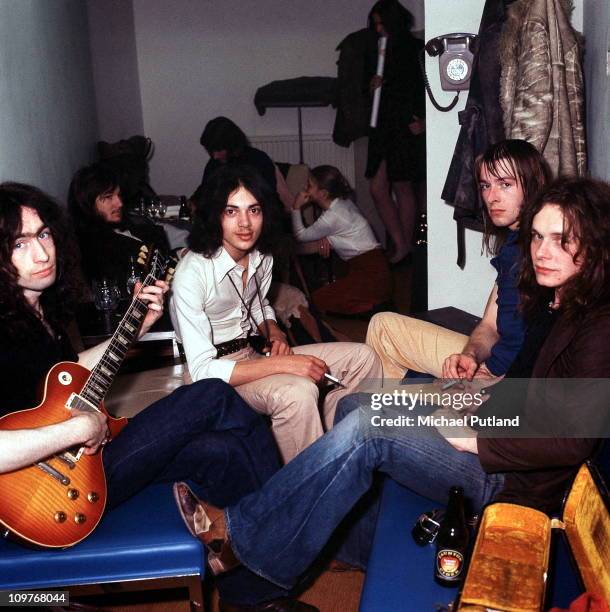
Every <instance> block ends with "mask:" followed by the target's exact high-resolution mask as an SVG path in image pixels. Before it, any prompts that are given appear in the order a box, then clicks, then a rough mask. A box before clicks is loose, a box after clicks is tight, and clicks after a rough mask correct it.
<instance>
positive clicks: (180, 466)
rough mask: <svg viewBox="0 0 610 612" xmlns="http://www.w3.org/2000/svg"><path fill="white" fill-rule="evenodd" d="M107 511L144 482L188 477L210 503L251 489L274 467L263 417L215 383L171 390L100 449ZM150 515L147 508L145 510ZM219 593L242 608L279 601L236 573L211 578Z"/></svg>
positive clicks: (277, 593)
mask: <svg viewBox="0 0 610 612" xmlns="http://www.w3.org/2000/svg"><path fill="white" fill-rule="evenodd" d="M104 468H105V470H106V477H107V479H108V507H109V508H112V507H114V506H116V505H117V504H120V503H121V502H123V501H125V500H126V499H128V498H129V497H131V496H132V495H135V494H136V493H137V492H138V491H140V490H141V489H142V488H144V487H146V486H147V485H149V484H151V483H159V482H173V481H175V480H190V481H192V482H193V483H195V485H196V486H195V488H196V490H197V494H198V495H199V496H200V497H201V498H202V499H205V500H206V501H209V502H210V503H212V504H214V505H218V506H221V507H222V506H225V505H227V504H231V503H235V502H236V501H237V500H239V499H240V498H241V497H242V496H244V495H246V494H248V493H251V492H253V491H256V490H257V489H259V488H260V487H261V486H262V484H263V483H264V482H266V481H267V480H268V479H269V478H270V477H271V476H272V475H273V474H274V473H275V472H276V471H278V470H279V468H280V461H279V454H278V451H277V447H276V445H275V441H274V439H273V436H272V434H271V432H270V430H269V427H268V425H267V424H266V422H265V420H264V419H263V418H262V417H261V416H259V415H258V414H256V413H255V412H254V411H253V410H252V409H251V408H250V407H249V406H248V405H247V404H246V403H245V402H244V401H243V400H242V399H241V398H240V397H239V395H238V394H237V393H236V392H235V390H234V389H233V388H232V387H231V386H229V385H228V384H226V383H224V382H223V381H221V380H215V379H207V380H202V381H200V382H197V383H194V384H192V385H185V386H183V387H180V388H179V389H176V391H174V392H173V393H172V394H170V395H168V396H167V397H165V398H163V399H161V400H159V401H157V402H155V403H154V404H151V405H150V406H149V407H148V408H146V409H145V410H143V411H142V412H140V413H139V414H138V415H136V416H135V417H134V418H133V419H130V421H129V424H128V425H127V427H126V428H125V429H124V430H123V431H122V432H121V434H120V435H119V436H117V438H116V439H115V440H113V441H112V442H111V443H110V444H109V445H108V446H107V447H106V449H105V451H104ZM149 510H150V509H149ZM217 584H218V590H219V592H220V596H221V598H222V599H223V600H224V601H227V602H230V603H233V604H242V605H250V604H256V603H261V602H264V601H268V600H270V599H275V598H277V597H284V596H286V591H285V590H284V589H281V588H278V587H277V586H276V585H275V584H272V583H270V582H268V581H267V580H264V579H262V578H260V577H259V576H257V575H255V574H253V573H252V572H250V571H248V570H247V569H246V568H240V569H238V570H236V571H234V572H231V573H230V574H227V575H226V576H222V577H220V578H219V580H218V581H217Z"/></svg>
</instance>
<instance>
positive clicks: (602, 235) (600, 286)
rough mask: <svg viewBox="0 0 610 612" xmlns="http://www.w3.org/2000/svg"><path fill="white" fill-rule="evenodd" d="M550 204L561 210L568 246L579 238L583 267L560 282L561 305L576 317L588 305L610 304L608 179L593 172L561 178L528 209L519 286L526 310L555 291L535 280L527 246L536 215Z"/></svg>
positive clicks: (576, 256) (564, 240) (564, 312)
mask: <svg viewBox="0 0 610 612" xmlns="http://www.w3.org/2000/svg"><path fill="white" fill-rule="evenodd" d="M547 204H552V205H554V206H558V207H559V208H560V210H561V212H562V213H563V218H564V227H563V234H562V238H561V242H562V245H564V248H565V245H566V243H567V241H568V239H570V237H573V238H574V239H575V240H576V242H577V244H578V249H577V251H576V253H575V254H574V257H573V259H574V261H575V262H576V260H577V259H580V260H581V266H580V270H579V271H578V273H577V274H576V275H575V276H573V277H572V278H571V279H570V280H569V281H568V282H567V283H566V284H565V285H564V286H563V287H562V291H561V306H560V308H561V312H562V315H564V316H566V317H568V318H571V319H575V318H578V317H579V316H580V315H582V314H584V313H585V311H586V310H587V311H588V310H591V309H594V308H598V307H601V306H604V305H608V304H610V185H608V184H607V183H602V182H601V181H596V180H593V179H589V178H578V179H565V178H564V179H559V180H557V181H555V182H554V183H553V184H552V185H550V186H549V188H548V189H547V190H546V191H545V192H544V193H543V194H542V195H541V196H540V197H539V198H538V199H537V200H536V202H535V203H534V204H533V205H532V206H530V207H528V209H527V210H526V211H525V213H524V215H523V218H522V222H521V228H520V232H521V237H522V241H523V244H525V245H527V248H526V249H524V253H523V268H522V272H521V278H520V281H519V289H520V291H521V292H522V297H521V305H522V308H523V310H524V312H525V314H526V315H531V314H533V313H534V312H536V311H537V310H538V309H539V308H541V307H542V306H545V305H546V304H547V303H548V301H549V299H552V297H553V289H549V288H547V287H541V286H540V285H538V284H537V283H536V274H535V272H534V265H533V262H532V255H531V251H530V249H529V245H530V243H531V240H532V224H533V220H534V217H535V216H536V215H537V214H538V213H539V212H540V211H541V210H542V208H543V207H544V206H546V205H547Z"/></svg>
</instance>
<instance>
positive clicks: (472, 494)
mask: <svg viewBox="0 0 610 612" xmlns="http://www.w3.org/2000/svg"><path fill="white" fill-rule="evenodd" d="M342 401H343V402H352V403H355V404H356V405H355V406H352V408H354V409H353V410H352V411H351V412H349V409H345V408H344V409H343V410H344V412H349V413H348V414H347V416H345V418H344V419H343V420H342V421H341V422H339V423H337V424H336V425H335V426H334V428H333V429H332V430H331V431H329V432H328V433H327V434H325V435H324V436H323V437H322V438H320V439H318V440H317V441H316V442H314V444H312V445H311V446H309V447H308V448H306V449H305V450H304V451H303V452H302V453H301V454H300V455H298V456H297V457H296V458H295V459H293V460H292V461H291V462H290V463H289V464H288V465H286V466H285V467H284V468H283V469H281V470H280V471H279V472H278V473H277V474H275V475H274V476H273V477H272V478H271V479H270V480H269V481H268V482H267V483H266V484H265V486H264V487H263V488H262V489H260V490H259V491H257V492H256V493H253V494H250V495H248V496H246V497H244V498H242V499H241V500H240V501H239V502H238V503H237V504H235V505H233V506H230V507H228V508H226V510H225V516H226V520H227V529H228V531H229V536H230V539H231V544H232V546H233V550H234V551H235V553H236V555H237V557H238V558H239V559H240V560H241V561H242V562H243V563H244V564H245V565H246V566H247V567H249V568H250V569H251V570H252V571H254V572H256V573H257V574H258V575H259V576H262V577H264V578H266V579H268V580H270V581H272V582H274V583H276V584H278V585H280V586H283V587H284V588H292V587H293V586H294V585H295V584H296V583H297V582H298V580H299V577H300V576H301V575H302V574H303V573H304V572H305V570H306V569H307V568H308V566H309V565H310V564H311V563H312V562H313V560H314V559H315V558H316V556H317V555H318V554H319V552H320V551H321V549H322V548H323V547H324V545H325V544H326V542H327V540H328V539H329V537H330V536H331V535H332V533H333V530H334V529H335V528H336V527H337V525H338V524H339V523H340V522H341V521H342V519H343V518H344V517H345V515H346V514H347V513H348V512H349V510H350V509H351V508H352V506H353V505H354V504H355V503H356V502H357V501H358V500H359V498H360V497H361V496H362V495H363V494H364V493H365V492H366V491H367V490H368V489H369V488H370V486H371V483H372V481H373V475H374V472H375V471H376V470H379V471H381V472H383V473H385V474H387V475H389V476H390V477H392V478H393V479H394V480H396V481H397V482H399V483H400V484H402V485H404V486H406V487H409V488H410V489H411V490H413V491H414V492H416V493H418V494H420V495H423V496H425V497H428V498H430V499H431V500H435V501H438V502H441V503H446V502H447V493H448V490H449V488H450V487H451V486H452V485H455V484H459V485H461V486H463V487H464V492H465V495H466V496H467V497H468V498H469V499H470V501H471V503H472V507H473V509H475V510H478V509H480V508H481V507H482V506H483V505H484V504H485V503H487V502H489V501H490V500H491V499H492V498H493V497H494V495H495V494H496V493H498V492H499V490H500V489H501V487H502V484H503V482H504V477H503V475H501V474H487V473H486V472H485V471H484V470H483V468H482V467H481V464H480V462H479V460H478V457H477V456H476V455H473V454H471V453H465V452H460V451H457V450H455V449H454V448H453V447H452V446H451V445H450V444H449V443H448V442H446V441H445V440H444V438H442V437H441V436H440V434H435V433H432V432H430V433H429V434H427V435H425V436H423V435H418V434H417V433H414V432H413V429H412V428H397V427H396V428H392V429H388V428H384V429H382V428H377V427H373V426H371V425H370V422H369V418H370V411H369V408H368V405H370V403H369V402H367V401H366V400H365V399H364V400H363V398H362V396H359V395H355V396H350V397H348V398H345V399H344V400H342ZM348 408H349V407H348ZM366 523H367V521H366V520H364V522H363V523H362V524H363V527H364V526H366ZM367 540H368V536H367V537H365V538H364V544H365V545H367Z"/></svg>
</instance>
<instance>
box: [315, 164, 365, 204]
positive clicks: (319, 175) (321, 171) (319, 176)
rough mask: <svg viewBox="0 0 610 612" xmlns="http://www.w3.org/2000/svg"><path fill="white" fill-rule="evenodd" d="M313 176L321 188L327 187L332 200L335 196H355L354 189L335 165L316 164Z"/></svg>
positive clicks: (346, 197)
mask: <svg viewBox="0 0 610 612" xmlns="http://www.w3.org/2000/svg"><path fill="white" fill-rule="evenodd" d="M310 174H311V176H312V178H313V180H314V181H315V182H316V184H317V185H318V187H319V188H320V189H326V191H328V195H329V196H330V198H331V199H332V200H334V199H335V198H342V199H350V198H352V197H353V194H354V190H353V189H352V187H351V185H350V184H349V183H348V182H347V179H346V178H345V177H344V176H343V175H342V174H341V172H340V171H339V169H338V168H335V167H334V166H328V165H324V166H316V167H315V168H314V169H313V170H312V171H311V173H310Z"/></svg>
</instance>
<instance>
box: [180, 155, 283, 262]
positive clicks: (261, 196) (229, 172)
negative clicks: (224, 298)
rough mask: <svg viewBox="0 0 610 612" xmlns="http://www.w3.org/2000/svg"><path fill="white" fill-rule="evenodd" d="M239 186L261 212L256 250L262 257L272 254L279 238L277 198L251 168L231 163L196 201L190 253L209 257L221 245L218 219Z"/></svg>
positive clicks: (219, 220)
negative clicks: (250, 196) (255, 202)
mask: <svg viewBox="0 0 610 612" xmlns="http://www.w3.org/2000/svg"><path fill="white" fill-rule="evenodd" d="M240 187H243V188H244V189H246V190H248V191H249V192H250V193H251V194H252V195H253V196H254V198H256V201H257V202H258V203H259V204H260V206H261V209H262V211H263V229H262V232H261V235H260V237H259V239H258V241H257V243H256V248H257V249H258V250H259V251H260V252H261V253H263V254H267V253H272V252H273V250H274V247H275V246H277V241H278V238H279V218H280V216H279V215H280V213H279V204H278V202H277V195H276V194H275V193H274V192H272V191H271V189H270V187H269V186H268V185H267V182H266V181H265V180H264V179H263V177H262V176H261V175H260V174H259V173H258V172H257V171H256V170H255V169H254V168H252V167H251V166H240V165H233V164H231V165H226V166H221V167H220V168H218V170H216V172H214V174H213V175H212V176H211V177H210V179H209V180H208V181H207V182H206V185H205V187H204V189H203V193H202V194H201V197H200V198H198V199H197V200H196V202H195V219H194V221H193V229H192V231H191V234H190V236H189V239H188V245H189V248H190V249H191V250H193V251H195V252H196V253H202V254H203V255H204V256H205V257H212V255H214V253H216V251H217V250H218V249H219V248H220V247H221V246H222V225H221V216H222V214H223V212H224V209H225V208H226V206H227V202H228V200H229V196H230V195H231V194H232V193H233V192H234V191H235V190H237V189H239V188H240Z"/></svg>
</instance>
